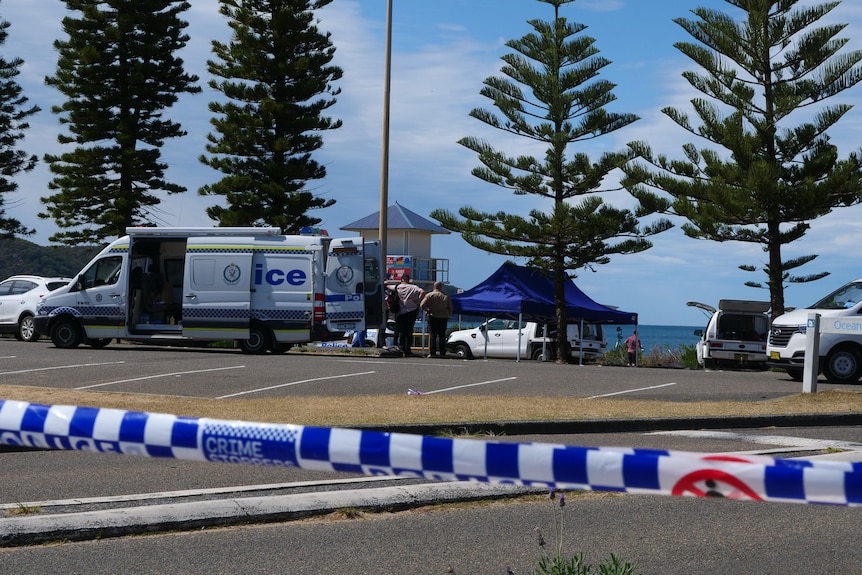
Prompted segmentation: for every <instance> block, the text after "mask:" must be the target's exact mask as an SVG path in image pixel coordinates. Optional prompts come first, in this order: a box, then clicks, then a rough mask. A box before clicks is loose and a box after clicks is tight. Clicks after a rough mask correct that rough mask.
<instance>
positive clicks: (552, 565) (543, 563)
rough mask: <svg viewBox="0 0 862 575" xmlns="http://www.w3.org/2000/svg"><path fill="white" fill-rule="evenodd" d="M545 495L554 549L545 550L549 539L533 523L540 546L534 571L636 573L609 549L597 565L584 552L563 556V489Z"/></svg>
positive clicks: (539, 574) (537, 574)
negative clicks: (539, 555) (605, 557)
mask: <svg viewBox="0 0 862 575" xmlns="http://www.w3.org/2000/svg"><path fill="white" fill-rule="evenodd" d="M548 495H549V496H548V501H549V504H550V507H551V515H552V519H553V532H554V541H553V542H552V543H553V549H552V550H551V551H550V552H549V551H548V549H547V547H548V542H547V541H546V540H545V537H544V535H543V533H542V530H541V529H539V528H538V527H536V528H535V530H534V531H535V533H536V540H537V543H538V544H539V547H541V549H542V557H541V558H540V559H539V563H538V567H537V568H536V569H534V570H533V571H532V573H533V575H594V574H596V575H636V573H637V571H636V570H635V566H634V565H633V564H632V563H629V562H628V561H623V560H622V559H620V557H619V556H617V555H616V554H614V553H611V556H610V559H609V560H608V561H605V562H602V563H600V564H598V565H593V564H591V563H587V562H586V559H585V556H584V554H583V553H578V554H576V555H572V556H570V557H566V556H565V555H564V554H563V528H564V526H565V523H564V521H563V519H564V513H565V508H566V497H565V495H564V494H563V493H562V492H560V493H559V494H558V493H557V492H556V491H554V490H553V489H551V491H550V493H549V494H548ZM508 573H509V574H510V575H517V574H516V573H515V572H514V571H512V569H511V568H510V569H508Z"/></svg>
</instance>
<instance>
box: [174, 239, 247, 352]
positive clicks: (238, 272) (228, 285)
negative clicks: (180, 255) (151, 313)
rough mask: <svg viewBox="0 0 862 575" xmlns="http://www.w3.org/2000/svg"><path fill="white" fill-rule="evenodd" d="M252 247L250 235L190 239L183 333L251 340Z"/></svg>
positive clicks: (204, 336)
mask: <svg viewBox="0 0 862 575" xmlns="http://www.w3.org/2000/svg"><path fill="white" fill-rule="evenodd" d="M253 249H254V240H253V238H250V237H230V238H225V237H210V236H204V237H191V238H188V240H187V241H186V256H185V271H184V274H185V275H184V277H183V292H182V300H183V301H182V305H183V313H182V326H183V335H184V336H187V337H190V338H192V339H199V340H221V339H248V337H249V329H248V328H249V307H250V301H251V282H252V277H253V272H252V267H251V266H252V253H253Z"/></svg>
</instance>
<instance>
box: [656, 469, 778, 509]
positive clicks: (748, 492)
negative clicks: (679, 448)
mask: <svg viewBox="0 0 862 575" xmlns="http://www.w3.org/2000/svg"><path fill="white" fill-rule="evenodd" d="M671 495H694V496H696V497H724V498H727V499H752V500H754V501H762V500H763V498H762V497H761V496H760V495H759V494H758V493H757V492H756V491H754V490H753V489H752V488H751V487H749V486H748V485H746V484H745V482H744V481H742V480H741V479H739V478H738V477H736V476H734V475H731V474H730V473H726V472H724V471H719V470H718V469H701V470H699V471H693V472H691V473H689V474H688V475H685V476H683V477H681V478H680V480H679V481H677V482H676V485H674V486H673V489H671Z"/></svg>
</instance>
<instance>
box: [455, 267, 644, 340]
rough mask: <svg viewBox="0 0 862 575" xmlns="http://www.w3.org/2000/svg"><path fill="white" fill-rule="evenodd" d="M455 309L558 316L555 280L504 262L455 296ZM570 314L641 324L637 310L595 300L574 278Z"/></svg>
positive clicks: (524, 316)
mask: <svg viewBox="0 0 862 575" xmlns="http://www.w3.org/2000/svg"><path fill="white" fill-rule="evenodd" d="M452 308H453V310H454V312H455V313H461V314H468V315H482V316H495V317H511V318H515V319H517V318H518V317H521V319H523V320H526V321H540V322H544V321H553V320H554V318H555V317H556V303H555V302H554V282H553V281H552V280H551V279H550V278H547V277H545V276H544V275H542V274H541V273H540V272H538V271H536V270H533V269H530V268H526V267H522V266H517V265H515V264H512V263H508V262H507V263H504V264H503V265H502V266H500V268H499V269H498V270H497V271H496V272H494V273H493V274H491V276H489V277H488V278H487V279H486V280H485V281H483V282H482V283H480V284H479V285H477V286H475V287H473V288H471V289H469V290H467V291H465V292H463V293H460V294H457V295H454V296H452ZM566 317H567V318H568V320H569V321H570V322H575V321H579V320H585V321H590V322H594V323H613V324H622V325H628V324H637V322H638V315H637V314H636V313H632V312H627V311H620V310H616V309H613V308H610V307H607V306H604V305H601V304H599V303H596V302H594V301H593V300H592V299H590V298H589V297H588V296H587V295H586V294H585V293H584V292H582V291H581V290H580V289H578V287H577V286H576V285H575V284H574V282H572V281H567V282H566Z"/></svg>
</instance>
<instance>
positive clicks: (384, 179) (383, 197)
mask: <svg viewBox="0 0 862 575" xmlns="http://www.w3.org/2000/svg"><path fill="white" fill-rule="evenodd" d="M391 71H392V0H387V5H386V64H385V73H384V76H383V161H382V168H381V170H380V221H379V224H378V227H379V231H378V235H379V238H380V253H381V256H382V258H383V261H382V262H381V263H382V268H381V269H382V271H383V274H384V275H385V274H386V249H387V248H386V236H387V235H388V226H389V207H388V206H389V92H390V88H391V85H392V81H391Z"/></svg>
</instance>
